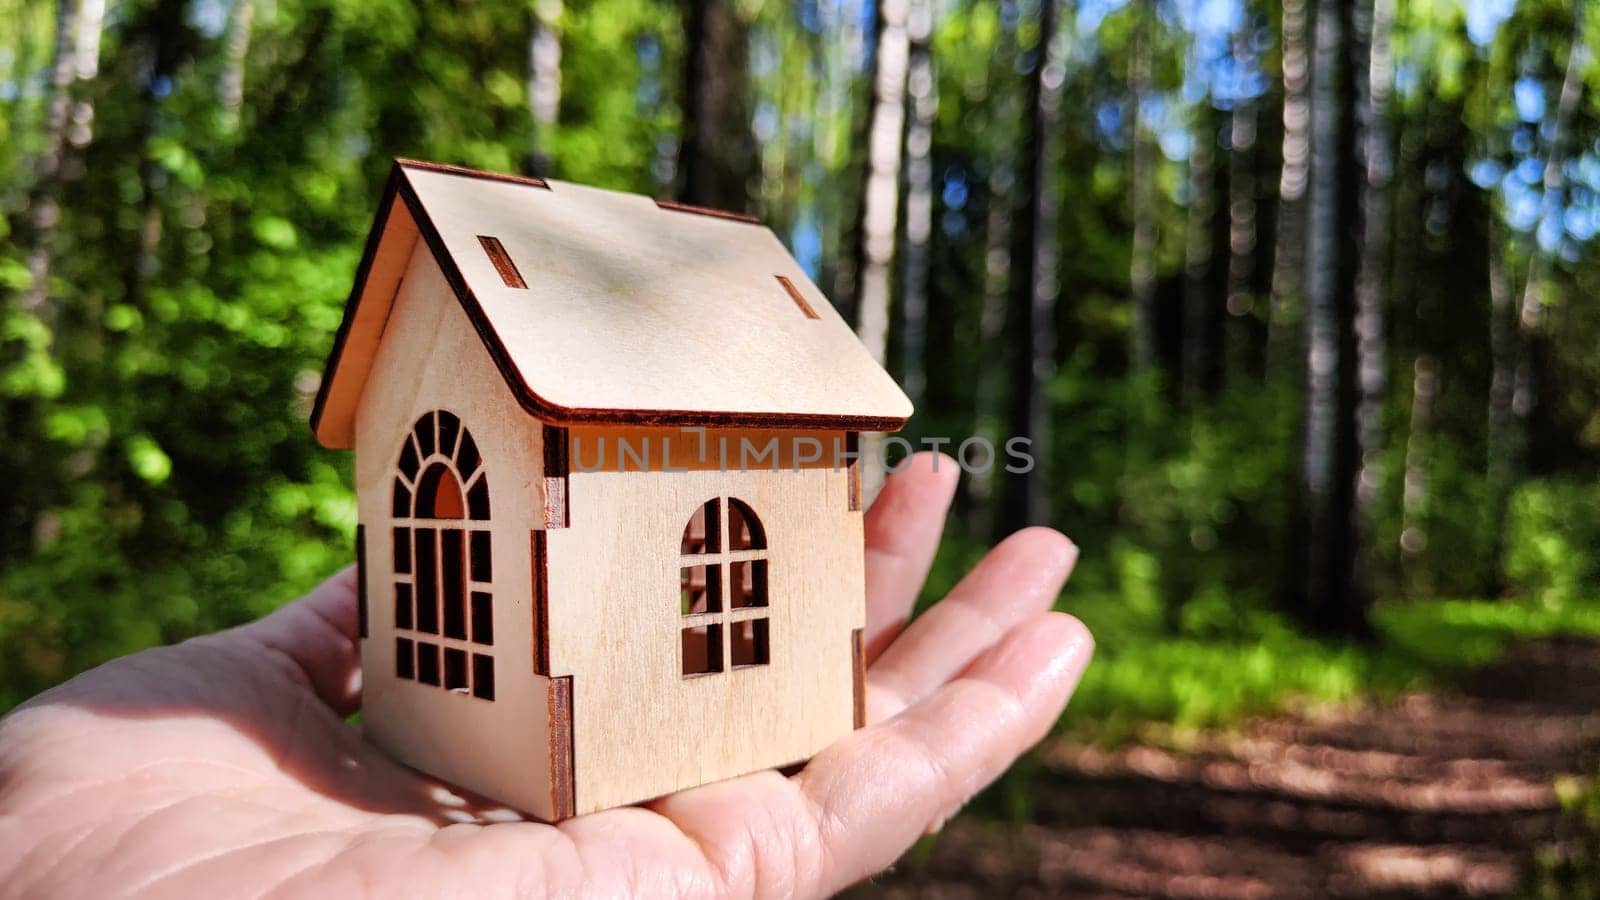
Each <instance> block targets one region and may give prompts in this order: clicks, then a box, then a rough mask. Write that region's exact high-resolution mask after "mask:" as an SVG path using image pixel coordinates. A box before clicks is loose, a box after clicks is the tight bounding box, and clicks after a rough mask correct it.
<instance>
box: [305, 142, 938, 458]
mask: <svg viewBox="0 0 1600 900" xmlns="http://www.w3.org/2000/svg"><path fill="white" fill-rule="evenodd" d="M418 246H426V247H427V248H428V250H429V251H431V253H432V254H433V257H434V259H435V260H437V261H438V264H439V266H440V268H441V269H442V270H443V272H444V275H445V279H446V280H447V281H448V282H449V284H450V285H451V286H452V288H454V291H455V295H456V299H457V300H459V301H460V303H461V306H462V308H463V309H464V310H465V311H466V313H467V315H468V317H469V318H470V319H471V321H472V324H473V326H474V328H475V329H476V330H477V332H478V334H479V336H481V337H482V338H483V343H484V347H485V349H486V350H487V351H488V353H489V355H490V357H492V358H493V360H494V362H495V364H496V365H497V366H498V368H499V370H500V373H501V375H503V376H504V378H505V380H506V383H507V385H508V386H509V387H510V388H511V390H512V392H513V393H514V394H515V395H516V397H517V399H518V400H519V401H520V402H521V404H522V405H523V407H524V408H526V409H527V410H528V411H529V413H531V414H533V415H535V416H538V417H539V418H541V419H543V420H545V421H548V422H551V423H554V424H558V425H571V424H584V423H625V424H688V425H746V426H766V427H828V428H845V429H853V430H863V431H888V430H894V429H896V428H899V427H900V426H901V425H903V424H904V423H905V420H906V419H907V418H908V417H909V416H910V415H911V403H910V401H909V400H907V399H906V396H905V394H904V393H903V392H901V390H900V388H899V387H898V386H897V385H896V384H895V383H894V380H893V379H891V378H890V377H889V375H888V373H886V372H884V371H883V369H882V368H881V367H880V366H879V365H878V364H877V363H876V362H875V361H874V360H873V359H872V356H871V355H870V354H869V353H868V352H867V350H866V348H865V347H864V346H862V344H861V343H860V342H859V341H858V340H857V339H856V336H855V334H854V332H852V331H851V329H850V327H849V325H847V324H846V323H845V322H844V320H843V319H842V318H840V316H839V314H838V313H837V312H835V311H834V308H833V305H832V304H831V303H829V302H828V300H827V298H826V297H824V296H823V295H822V292H821V291H819V290H818V289H817V287H816V285H814V284H812V283H811V280H810V279H809V278H807V277H806V274H805V272H804V271H802V270H801V268H800V265H799V263H797V262H796V261H795V260H794V258H793V257H792V256H790V255H789V253H788V251H787V250H785V249H784V247H783V244H782V243H781V242H779V240H778V238H777V236H776V235H774V234H773V233H772V232H771V230H769V229H767V228H766V227H765V226H763V225H761V224H759V223H757V222H756V221H755V220H753V219H750V218H747V217H744V216H738V215H734V214H730V213H721V212H717V211H714V210H702V209H699V208H696V207H686V206H681V205H678V204H669V203H665V202H658V201H655V200H652V199H650V198H648V197H642V196H638V195H634V194H623V193H617V192H615V191H606V190H600V189H597V188H592V187H584V186H582V185H576V184H566V183H563V182H559V181H543V180H539V179H531V178H518V177H513V176H506V175H494V174H490V173H486V172H476V171H473V170H470V169H459V168H455V167H450V166H440V165H435V164H431V163H419V162H412V161H407V160H401V161H398V162H397V163H396V164H395V167H394V169H393V171H392V172H391V174H390V177H389V182H388V185H387V187H386V188H385V190H384V195H383V199H382V201H381V202H380V204H379V209H378V217H377V221H376V223H375V224H374V225H373V229H372V233H371V234H370V235H369V236H368V239H367V248H366V254H365V256H364V257H363V258H362V262H361V266H360V269H359V270H358V272H357V274H356V284H355V288H354V290H353V291H352V292H351V295H350V300H349V302H348V304H347V305H346V307H345V313H344V321H343V323H342V324H341V325H340V328H339V334H338V337H337V338H336V340H335V344H334V348H333V353H332V355H331V356H330V357H329V360H328V365H327V369H326V371H325V372H324V374H323V380H322V386H321V389H320V391H319V393H318V395H317V403H316V407H315V409H314V410H313V412H312V428H313V429H314V430H315V431H316V434H317V438H318V439H319V440H320V441H321V442H322V443H323V444H324V445H325V446H329V447H350V446H352V445H353V443H354V431H355V427H354V417H355V410H356V406H357V403H358V402H359V400H360V397H361V392H362V390H363V388H364V386H365V383H366V381H367V372H368V370H369V368H370V366H371V362H372V359H373V357H374V354H375V353H376V351H377V347H378V345H379V342H380V341H381V339H382V335H383V328H384V324H385V322H386V320H387V318H388V314H389V310H390V307H391V306H392V304H393V302H394V298H395V296H396V294H397V292H398V290H399V287H400V281H401V279H402V277H403V276H404V274H405V267H406V265H407V263H408V261H409V259H410V257H411V251H412V248H413V247H418Z"/></svg>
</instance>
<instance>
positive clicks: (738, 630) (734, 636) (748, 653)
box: [728, 619, 772, 669]
mask: <svg viewBox="0 0 1600 900" xmlns="http://www.w3.org/2000/svg"><path fill="white" fill-rule="evenodd" d="M728 637H729V639H730V642H731V643H732V645H733V646H732V648H731V651H732V656H733V667H734V668H735V669H737V668H740V667H743V666H764V665H766V664H767V663H769V662H771V661H772V657H771V648H770V645H769V644H768V642H767V620H766V619H748V620H746V621H743V622H735V623H733V629H732V631H730V632H729V634H728Z"/></svg>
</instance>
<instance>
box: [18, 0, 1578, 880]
mask: <svg viewBox="0 0 1600 900" xmlns="http://www.w3.org/2000/svg"><path fill="white" fill-rule="evenodd" d="M1586 5H1587V4H1586V3H1584V2H1581V0H1580V2H1576V3H1573V2H1561V0H1469V2H1465V3H1458V2H1447V0H1355V2H1349V3H1345V2H1335V0H1288V2H1285V3H1283V4H1281V5H1280V4H1277V3H1267V2H1261V0H1073V2H1058V0H1015V2H1013V0H999V2H997V0H881V2H874V0H802V2H793V3H789V2H777V0H681V2H674V0H587V2H577V0H567V2H565V3H563V2H562V0H473V2H460V3H444V2H434V0H420V2H408V0H370V2H361V3H347V2H337V0H60V2H59V3H50V2H42V0H0V129H3V135H4V137H3V138H0V207H3V211H4V218H3V220H0V235H3V238H4V244H3V246H0V292H3V294H0V297H3V307H0V404H3V408H4V425H5V438H4V440H3V441H0V710H3V709H5V708H9V707H10V706H11V705H14V704H15V703H17V702H19V701H21V700H22V699H24V698H26V697H27V696H29V695H31V694H32V693H34V692H36V691H38V690H41V689H43V688H45V687H47V686H49V685H51V684H53V683H56V682H58V681H60V680H62V679H64V678H67V677H69V676H71V675H72V674H73V673H75V672H77V671H80V670H82V669H84V668H86V667H88V666H92V665H94V664H96V663H98V662H100V661H103V660H105V659H107V658H110V657H112V656H115V655H118V654H122V653H126V652H129V651H132V650H136V649H138V648H141V647H146V646H150V645H152V644H158V643H163V642H170V641H176V640H180V639H182V638H184V637H186V636H189V635H192V634H196V633H199V632H204V631H207V630H210V629H215V628H218V627H222V626H225V625H228V624H232V623H236V622H239V621H242V620H245V619H248V618H251V617H253V616H256V615H259V614H261V613H263V612H265V611H267V610H270V609H272V608H273V607H275V606H276V605H278V604H280V603H282V602H284V601H285V600H287V599H289V598H291V597H293V596H295V595H297V594H298V593H299V592H301V591H303V590H304V589H306V588H307V587H309V586H310V585H312V584H314V583H315V582H316V581H317V580H318V579H320V578H321V577H323V576H324V575H326V574H327V573H329V572H331V571H332V570H334V569H336V568H337V567H339V566H341V565H343V564H345V563H346V562H347V561H348V560H350V559H351V557H352V548H351V537H352V533H353V530H354V525H355V505H354V501H353V497H352V494H351V491H350V487H349V481H350V460H349V458H348V456H347V455H346V454H341V453H334V452H328V451H324V450H321V449H319V448H317V447H316V446H315V445H314V443H313V441H312V439H311V434H310V431H309V429H308V427H307V425H306V418H307V413H308V411H309V406H310V401H311V398H312V397H313V396H314V394H315V393H316V390H317V385H318V379H319V377H320V371H321V366H322V363H323V360H324V358H325V354H326V353H327V350H328V348H329V346H330V344H331V341H332V335H333V332H334V330H335V328H336V326H337V324H338V321H339V317H340V312H341V309H342V305H343V302H344V299H345V296H346V293H347V291H348V290H349V287H350V283H351V278H352V275H353V272H354V270H355V267H356V263H357V260H358V257H359V254H360V248H361V245H362V240H363V238H364V236H365V232H366V229H367V227H368V225H369V224H370V222H371V220H372V216H373V214H374V212H375V210H374V205H375V203H376V200H377V196H378V191H379V187H380V185H381V183H382V179H383V178H384V176H385V174H386V172H387V170H388V167H389V165H390V160H391V158H392V157H395V156H410V157H419V158H424V159H431V160H438V161H445V162H453V163H461V164H466V165H471V166H476V167H480V168H488V169H495V170H501V171H508V172H522V173H528V174H539V175H550V176H553V177H557V178H562V179H567V180H572V181H580V182H585V183H590V184H596V185H601V186H606V187H613V188H619V189H624V190H631V191H636V192H641V193H645V194H651V195H654V196H657V197H664V198H676V199H679V200H683V201H686V202H690V203H697V204H702V205H707V206H714V207H721V208H727V209H736V210H741V211H748V212H752V213H756V214H758V215H760V216H761V217H762V218H763V220H764V221H766V222H767V223H769V224H770V225H771V226H772V228H773V229H774V230H775V231H776V232H777V233H778V235H779V236H780V237H781V238H782V239H783V240H784V241H785V242H786V243H787V244H788V245H789V246H790V247H791V248H792V250H793V251H794V253H795V254H796V256H797V257H798V258H799V259H800V260H801V262H802V264H803V265H804V266H805V267H806V269H807V270H808V271H809V272H810V273H811V274H812V276H813V278H814V279H815V280H816V281H817V282H818V284H819V285H821V286H822V288H823V290H824V291H825V292H826V293H827V294H828V295H829V296H830V297H831V299H832V300H833V302H834V303H835V305H836V306H838V308H839V309H840V310H841V311H842V312H843V313H844V314H845V315H846V317H847V318H848V319H849V320H850V321H851V322H853V323H855V324H856V325H857V327H858V329H859V331H860V333H861V335H862V337H863V340H865V341H866V342H867V344H868V345H869V347H871V348H872V349H873V350H874V352H876V353H878V354H880V356H881V357H882V358H883V359H884V360H885V361H886V364H887V365H888V366H889V368H890V369H891V371H893V372H894V373H895V375H896V376H897V377H898V378H899V379H900V380H901V382H902V383H903V384H904V385H905V386H906V388H907V390H908V392H909V393H910V394H911V395H912V396H913V398H914V400H915V401H916V402H917V406H918V413H917V415H916V417H915V419H913V421H912V423H911V425H910V427H909V429H908V436H910V437H912V438H918V437H922V436H937V437H954V438H955V439H956V440H957V441H959V440H961V439H962V438H964V437H967V436H971V435H982V436H987V437H990V438H997V439H1004V438H1006V437H1011V436H1024V437H1027V438H1029V439H1031V440H1032V441H1033V442H1034V444H1033V446H1034V450H1035V453H1036V455H1037V458H1038V462H1039V465H1038V467H1037V468H1036V469H1035V470H1034V471H1033V472H1031V473H1029V474H1028V475H1027V476H1025V477H1006V476H993V477H988V478H982V477H976V478H968V479H966V480H965V482H964V484H963V486H962V489H961V493H960V496H959V498H958V501H957V509H956V512H955V514H954V515H953V517H952V519H951V521H950V523H949V527H948V529H947V532H948V534H947V541H946V545H945V547H944V549H943V551H942V552H941V555H940V558H939V561H938V563H937V564H936V571H935V573H934V578H933V584H932V585H931V586H930V591H929V596H930V597H934V596H938V595H939V594H941V593H942V592H943V590H944V589H946V588H948V586H949V585H951V584H953V583H954V581H955V579H956V578H957V577H959V575H960V573H961V572H962V571H964V569H965V568H966V567H967V566H969V565H970V564H971V563H972V562H973V561H974V560H975V559H976V558H977V556H978V555H980V554H981V552H982V550H983V548H984V547H986V546H987V545H989V544H990V543H992V541H993V540H995V539H996V538H997V537H998V536H1000V535H1003V534H1005V533H1007V532H1009V531H1011V530H1014V529H1015V528H1017V527H1020V526H1022V525H1025V524H1029V523H1048V524H1051V525H1054V526H1056V527H1058V528H1061V529H1062V530H1064V531H1066V532H1067V533H1069V534H1071V535H1072V536H1073V537H1074V538H1075V539H1076V540H1077V541H1078V543H1079V544H1080V545H1081V547H1082V550H1083V554H1082V560H1081V562H1080V563H1079V567H1078V572H1077V574H1076V575H1075V576H1074V578H1073V581H1072V583H1071V585H1070V586H1069V588H1068V590H1067V592H1066V593H1065V594H1064V595H1063V597H1062V600H1061V606H1062V608H1065V609H1070V610H1072V611H1074V612H1076V613H1077V614H1078V615H1080V616H1081V617H1082V618H1084V619H1085V620H1086V621H1087V622H1088V623H1089V624H1090V625H1091V626H1092V627H1093V628H1094V630H1095V631H1096V633H1097V634H1098V636H1099V640H1100V650H1099V656H1098V658H1097V660H1096V662H1095V663H1094V665H1093V667H1092V668H1091V669H1090V671H1089V673H1088V675H1087V678H1086V680H1085V682H1084V684H1083V687H1082V689H1081V691H1080V692H1079V695H1078V697H1077V698H1076V699H1075V700H1074V702H1073V704H1072V707H1071V708H1070V709H1069V711H1068V713H1067V715H1066V717H1065V718H1064V719H1063V720H1062V721H1061V723H1060V726H1059V729H1058V732H1059V734H1058V735H1057V736H1055V737H1053V738H1052V739H1051V740H1050V741H1049V742H1047V743H1046V745H1045V746H1044V747H1043V748H1042V749H1041V750H1040V752H1039V753H1037V754H1036V755H1035V756H1033V757H1031V758H1030V759H1029V760H1027V761H1026V762H1024V763H1023V764H1022V765H1020V766H1019V767H1018V768H1017V769H1016V770H1015V771H1014V772H1013V773H1012V774H1011V775H1010V776H1008V777H1007V779H1006V780H1005V781H1003V782H1002V783H1001V784H1000V785H999V786H998V787H997V788H996V789H994V790H993V791H991V792H989V793H988V794H986V795H985V796H984V797H983V798H981V799H980V801H979V802H978V803H977V804H976V805H975V807H974V809H973V810H972V812H971V813H970V814H969V815H968V816H966V817H963V818H962V819H960V820H958V821H957V822H956V823H954V824H952V825H951V826H950V827H949V828H947V829H946V831H945V834H944V836H942V837H941V838H940V839H938V840H936V841H931V842H929V843H928V844H926V845H925V846H922V847H920V848H919V849H918V850H917V851H916V852H915V853H914V854H913V855H912V856H911V857H909V858H908V859H907V861H906V862H905V863H904V864H903V865H902V866H901V868H900V870H899V872H898V874H896V875H893V876H891V877H890V878H888V879H887V880H885V881H884V882H882V883H880V884H879V885H878V887H877V888H876V889H878V890H890V891H902V892H914V891H920V890H922V889H924V888H928V887H931V886H933V885H935V884H937V885H940V886H942V887H943V888H944V889H946V890H947V891H949V892H953V893H955V894H957V895H959V894H960V893H962V892H963V891H974V892H991V893H992V892H993V891H994V890H995V889H996V887H995V886H996V885H1005V886H1009V887H1010V888H1011V889H1012V890H1014V891H1018V892H1034V893H1051V892H1054V891H1058V890H1063V891H1064V890H1071V889H1084V890H1093V891H1099V892H1102V893H1113V894H1115V893H1118V892H1121V893H1126V894H1135V895H1136V894H1167V895H1171V896H1257V895H1259V891H1263V890H1265V891H1280V892H1283V893H1284V894H1285V895H1296V894H1300V893H1306V892H1312V893H1315V892H1328V891H1341V892H1344V893H1348V894H1352V895H1355V894H1360V893H1363V892H1376V893H1382V892H1384V891H1389V892H1391V893H1392V892H1399V893H1407V892H1410V893H1418V894H1433V893H1450V892H1455V893H1485V892H1487V893H1495V892H1501V891H1506V890H1511V889H1513V888H1516V887H1517V886H1519V885H1520V886H1521V888H1522V889H1528V890H1543V891H1547V892H1548V891H1555V890H1557V889H1563V888H1564V889H1567V890H1570V891H1574V892H1577V893H1580V894H1581V893H1585V892H1586V891H1589V890H1594V889H1596V888H1595V881H1594V880H1593V879H1594V877H1595V876H1594V874H1593V872H1591V871H1590V870H1589V869H1588V867H1586V865H1585V864H1584V860H1586V859H1592V858H1593V856H1594V849H1595V847H1596V845H1595V843H1594V840H1593V837H1592V832H1591V830H1590V829H1589V827H1588V826H1586V825H1585V824H1584V819H1585V816H1584V810H1585V809H1586V808H1587V809H1595V808H1600V801H1597V800H1596V799H1595V798H1594V797H1593V796H1592V795H1591V794H1590V793H1588V792H1587V788H1586V787H1585V782H1584V781H1583V778H1585V777H1586V776H1588V775H1589V774H1591V771H1592V766H1593V764H1594V761H1595V753H1594V750H1595V749H1596V747H1597V746H1600V723H1597V722H1596V720H1595V717H1594V715H1593V713H1592V712H1591V710H1592V708H1593V706H1594V700H1595V699H1597V698H1600V650H1595V649H1594V645H1592V644H1591V642H1590V638H1589V636H1591V635H1596V634H1600V591H1597V585H1600V485H1597V484H1596V479H1595V476H1596V462H1597V458H1596V453H1595V451H1596V447H1597V445H1600V353H1597V352H1596V350H1595V348H1596V346H1597V343H1600V299H1597V290H1600V252H1597V245H1596V241H1595V240H1594V238H1595V235H1596V233H1597V232H1600V62H1597V61H1596V54H1595V52H1594V48H1596V47H1597V46H1600V10H1589V11H1588V12H1590V13H1592V14H1590V15H1587V16H1586V15H1585V12H1586V10H1585V6H1586ZM708 327H714V323H713V324H711V325H710V326H708ZM1196 885H1199V887H1196ZM1252 892H1256V893H1252Z"/></svg>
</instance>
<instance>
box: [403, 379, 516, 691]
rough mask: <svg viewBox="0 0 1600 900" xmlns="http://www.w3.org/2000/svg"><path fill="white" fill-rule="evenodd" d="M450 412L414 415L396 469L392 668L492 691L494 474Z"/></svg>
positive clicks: (445, 684) (421, 678)
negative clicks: (491, 489) (487, 472)
mask: <svg viewBox="0 0 1600 900" xmlns="http://www.w3.org/2000/svg"><path fill="white" fill-rule="evenodd" d="M482 462H483V460H482V459H481V458H480V457H479V456H478V445H477V444H476V443H474V442H473V440H472V435H471V434H468V433H467V430H466V429H465V428H463V427H461V420H460V419H459V418H457V417H456V416H455V414H453V413H449V412H445V411H444V410H439V411H437V412H431V413H428V414H427V415H425V416H423V417H422V418H420V419H418V420H417V424H416V425H415V426H413V427H412V429H411V433H410V434H409V435H407V436H406V440H405V444H404V446H402V447H401V448H400V460H399V463H398V464H397V468H396V471H395V476H394V495H393V508H392V510H391V512H392V514H393V516H394V579H395V583H394V626H395V630H396V631H398V632H399V635H398V636H397V637H396V638H395V675H396V677H399V678H403V679H406V680H408V681H416V682H419V683H421V684H431V685H434V686H436V687H442V688H444V689H446V690H448V691H452V692H455V693H459V694H471V695H472V696H474V697H481V698H483V699H485V700H493V699H494V656H493V655H491V653H490V651H489V650H488V649H487V648H489V647H493V646H494V595H493V593H492V587H493V585H492V579H493V571H492V570H493V560H492V559H491V553H490V540H491V538H490V534H489V527H488V526H489V479H488V477H487V476H486V475H485V474H484V471H483V466H482Z"/></svg>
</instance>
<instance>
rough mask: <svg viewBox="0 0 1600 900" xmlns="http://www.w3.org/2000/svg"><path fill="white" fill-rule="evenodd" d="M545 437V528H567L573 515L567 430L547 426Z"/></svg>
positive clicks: (545, 427) (556, 426)
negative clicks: (569, 486)
mask: <svg viewBox="0 0 1600 900" xmlns="http://www.w3.org/2000/svg"><path fill="white" fill-rule="evenodd" d="M543 436H544V527H546V528H565V527H567V521H568V516H570V515H571V503H570V501H569V500H568V499H567V476H568V475H569V474H570V465H569V462H568V458H567V456H568V452H567V451H568V448H567V429H565V428H562V427H560V426H558V425H545V426H544V435H543Z"/></svg>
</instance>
